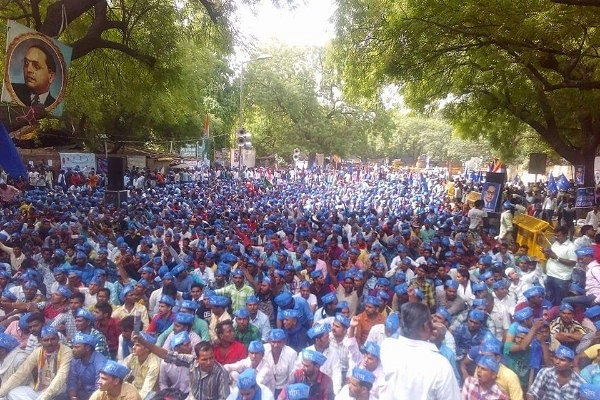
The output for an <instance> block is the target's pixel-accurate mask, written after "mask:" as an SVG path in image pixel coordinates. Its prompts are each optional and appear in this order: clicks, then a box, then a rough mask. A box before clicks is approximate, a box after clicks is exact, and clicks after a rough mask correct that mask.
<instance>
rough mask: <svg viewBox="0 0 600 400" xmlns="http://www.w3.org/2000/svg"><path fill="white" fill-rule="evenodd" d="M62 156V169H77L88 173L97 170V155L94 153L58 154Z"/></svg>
mask: <svg viewBox="0 0 600 400" xmlns="http://www.w3.org/2000/svg"><path fill="white" fill-rule="evenodd" d="M58 155H59V156H60V168H61V169H67V168H72V169H75V168H76V167H79V170H80V171H82V172H84V173H88V172H90V170H91V169H94V170H95V169H96V155H95V154H94V153H58Z"/></svg>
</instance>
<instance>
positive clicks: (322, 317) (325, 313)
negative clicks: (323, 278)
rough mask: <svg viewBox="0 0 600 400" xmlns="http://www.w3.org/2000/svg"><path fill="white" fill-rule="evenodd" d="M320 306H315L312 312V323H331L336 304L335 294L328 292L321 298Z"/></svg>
mask: <svg viewBox="0 0 600 400" xmlns="http://www.w3.org/2000/svg"><path fill="white" fill-rule="evenodd" d="M321 304H323V306H321V307H320V308H317V311H315V314H314V319H313V321H314V324H318V323H331V322H332V321H333V318H334V317H335V313H336V308H337V304H338V299H337V295H336V294H335V292H329V293H327V294H326V295H325V296H323V297H322V298H321Z"/></svg>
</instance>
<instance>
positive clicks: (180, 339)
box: [170, 331, 190, 349]
mask: <svg viewBox="0 0 600 400" xmlns="http://www.w3.org/2000/svg"><path fill="white" fill-rule="evenodd" d="M189 341H190V334H189V333H188V331H181V332H179V333H178V334H176V335H175V336H173V337H172V338H171V342H170V343H171V348H172V349H175V348H176V347H177V346H181V345H182V344H185V343H187V342H189Z"/></svg>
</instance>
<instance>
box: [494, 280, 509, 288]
mask: <svg viewBox="0 0 600 400" xmlns="http://www.w3.org/2000/svg"><path fill="white" fill-rule="evenodd" d="M506 286H507V285H506V281H505V280H503V279H502V280H499V281H496V282H494V284H493V285H492V288H493V289H506Z"/></svg>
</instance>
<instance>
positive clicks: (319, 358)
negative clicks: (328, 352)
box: [302, 349, 327, 366]
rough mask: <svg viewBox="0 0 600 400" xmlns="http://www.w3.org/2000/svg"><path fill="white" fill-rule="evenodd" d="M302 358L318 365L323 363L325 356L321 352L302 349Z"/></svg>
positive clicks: (325, 359)
mask: <svg viewBox="0 0 600 400" xmlns="http://www.w3.org/2000/svg"><path fill="white" fill-rule="evenodd" d="M302 358H303V359H305V360H308V361H311V362H313V363H314V364H317V365H319V366H321V365H323V364H325V361H327V357H325V356H324V355H323V354H322V353H319V352H318V351H315V350H311V349H304V350H302Z"/></svg>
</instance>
